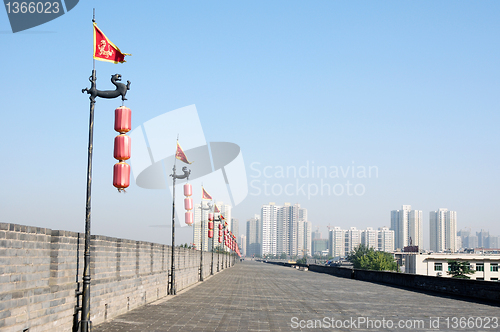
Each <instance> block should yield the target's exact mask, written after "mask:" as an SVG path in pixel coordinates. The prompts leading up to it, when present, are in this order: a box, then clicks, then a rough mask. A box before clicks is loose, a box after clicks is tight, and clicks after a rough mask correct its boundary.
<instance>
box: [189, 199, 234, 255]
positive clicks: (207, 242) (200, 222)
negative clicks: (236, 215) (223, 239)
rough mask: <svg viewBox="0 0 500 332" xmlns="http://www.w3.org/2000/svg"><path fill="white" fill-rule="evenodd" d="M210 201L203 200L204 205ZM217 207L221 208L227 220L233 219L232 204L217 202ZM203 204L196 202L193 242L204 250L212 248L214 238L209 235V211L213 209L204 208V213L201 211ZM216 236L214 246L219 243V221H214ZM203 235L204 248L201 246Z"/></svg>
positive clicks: (197, 247)
mask: <svg viewBox="0 0 500 332" xmlns="http://www.w3.org/2000/svg"><path fill="white" fill-rule="evenodd" d="M207 204H208V201H203V207H204V208H206V207H207V206H208V205H207ZM216 205H217V207H218V208H219V210H220V212H221V214H222V215H223V216H224V218H225V219H226V220H231V205H226V204H224V203H223V202H217V204H216ZM200 206H201V204H195V205H194V231H193V243H194V245H195V246H196V249H198V250H200V249H202V250H203V251H211V250H212V239H210V238H209V237H208V213H209V212H213V208H212V210H210V211H209V210H203V213H201V209H200ZM214 224H215V225H214V237H213V239H215V240H216V242H215V243H214V247H217V246H218V245H219V243H218V242H217V241H218V237H217V234H218V231H219V228H218V227H219V223H218V222H215V223H214ZM228 224H229V230H231V227H230V224H231V223H228ZM202 236H203V248H201V242H202Z"/></svg>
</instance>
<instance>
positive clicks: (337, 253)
mask: <svg viewBox="0 0 500 332" xmlns="http://www.w3.org/2000/svg"><path fill="white" fill-rule="evenodd" d="M345 234H346V231H345V230H343V229H341V228H340V227H334V228H333V229H330V231H329V232H328V254H329V256H331V257H344V256H345Z"/></svg>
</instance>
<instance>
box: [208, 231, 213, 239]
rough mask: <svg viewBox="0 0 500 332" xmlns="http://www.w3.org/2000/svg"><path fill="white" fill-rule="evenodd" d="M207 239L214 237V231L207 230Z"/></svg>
mask: <svg viewBox="0 0 500 332" xmlns="http://www.w3.org/2000/svg"><path fill="white" fill-rule="evenodd" d="M208 237H209V238H213V237H214V231H213V230H211V229H209V230H208Z"/></svg>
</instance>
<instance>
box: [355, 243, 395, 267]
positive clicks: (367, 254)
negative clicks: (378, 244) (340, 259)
mask: <svg viewBox="0 0 500 332" xmlns="http://www.w3.org/2000/svg"><path fill="white" fill-rule="evenodd" d="M347 260H348V261H349V262H351V263H352V264H353V266H354V268H355V269H363V270H375V271H397V270H398V264H397V263H396V261H395V260H394V257H393V256H392V255H391V254H390V253H388V252H383V251H375V249H373V248H368V247H367V246H365V245H363V244H360V245H359V246H358V247H357V248H355V249H354V251H353V252H351V253H350V254H349V255H348V256H347Z"/></svg>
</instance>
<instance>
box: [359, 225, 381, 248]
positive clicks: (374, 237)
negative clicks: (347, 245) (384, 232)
mask: <svg viewBox="0 0 500 332" xmlns="http://www.w3.org/2000/svg"><path fill="white" fill-rule="evenodd" d="M361 244H363V245H365V246H366V247H368V248H373V249H375V250H378V247H379V246H378V231H377V230H376V229H373V228H372V227H368V228H367V229H365V230H363V231H361Z"/></svg>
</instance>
